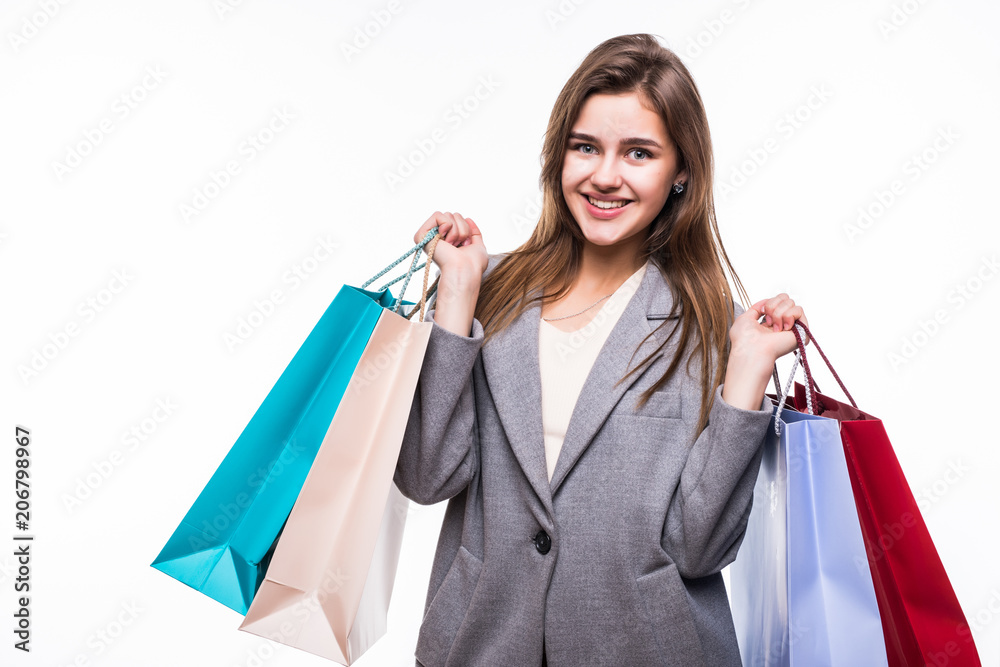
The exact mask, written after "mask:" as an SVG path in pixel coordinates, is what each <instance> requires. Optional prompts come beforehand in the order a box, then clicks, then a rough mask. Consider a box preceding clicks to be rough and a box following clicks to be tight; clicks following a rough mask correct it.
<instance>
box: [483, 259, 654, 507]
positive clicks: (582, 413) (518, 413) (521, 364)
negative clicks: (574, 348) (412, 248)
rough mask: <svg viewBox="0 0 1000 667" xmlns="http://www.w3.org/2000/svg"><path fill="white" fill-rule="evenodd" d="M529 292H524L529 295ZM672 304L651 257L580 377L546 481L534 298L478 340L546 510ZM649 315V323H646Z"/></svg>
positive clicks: (501, 409) (510, 432)
mask: <svg viewBox="0 0 1000 667" xmlns="http://www.w3.org/2000/svg"><path fill="white" fill-rule="evenodd" d="M534 295H535V293H533V294H531V295H529V298H531V297H533V296H534ZM672 304H673V300H672V298H671V296H670V290H669V288H668V286H667V283H666V281H665V280H664V278H663V276H662V274H661V273H660V271H659V269H657V268H656V265H655V264H653V263H652V262H650V263H649V265H648V266H647V267H646V272H645V275H644V276H643V279H642V281H641V282H640V284H639V287H638V288H637V289H636V292H635V294H633V295H632V298H631V299H630V300H629V302H628V305H627V306H626V308H625V310H624V311H622V314H621V315H620V317H619V319H618V321H617V322H616V323H615V326H614V327H613V328H612V330H611V332H610V334H609V335H608V338H607V340H606V341H605V343H604V346H603V347H602V348H601V351H600V353H599V354H598V356H597V359H596V360H595V362H594V366H593V367H592V368H591V370H590V373H589V374H588V376H587V379H586V381H585V382H584V385H583V388H582V390H581V392H580V396H579V398H578V399H577V402H576V407H575V408H574V409H573V414H572V416H571V417H570V422H569V426H568V427H567V431H566V437H565V439H564V440H563V445H562V449H561V451H560V453H559V459H558V460H557V461H556V467H555V471H554V472H553V474H552V481H551V483H550V482H549V479H548V471H547V468H546V465H545V444H544V436H543V428H542V385H541V374H540V371H539V364H538V327H539V326H540V321H541V307H540V306H539V305H538V304H534V305H533V306H532V307H530V308H528V309H526V310H525V311H524V312H523V313H521V315H520V316H519V317H518V318H517V319H516V320H514V321H513V322H512V323H511V324H510V326H508V327H507V328H506V329H505V330H503V331H501V332H499V333H497V334H496V335H495V336H494V337H493V338H492V339H491V340H490V342H489V344H488V345H484V346H483V348H482V355H483V367H484V369H485V371H486V379H487V383H488V384H489V387H490V392H491V394H492V397H493V402H494V404H495V405H496V408H497V412H498V413H499V417H500V422H501V423H502V424H503V427H504V430H505V432H506V434H507V439H508V441H509V442H510V445H511V448H512V449H513V451H514V456H515V457H516V458H517V461H518V463H520V465H521V468H522V469H523V471H524V475H525V477H527V479H528V481H529V483H530V484H531V486H532V488H533V489H534V490H535V493H537V494H538V497H539V498H540V499H541V500H542V503H543V504H544V505H545V507H546V509H548V510H550V511H551V509H552V496H553V495H554V494H555V492H556V490H557V489H558V488H559V485H560V484H561V483H562V481H563V480H564V479H565V478H566V475H567V474H568V473H569V471H570V470H571V469H572V468H573V465H574V464H575V463H576V461H577V460H578V459H579V458H580V455H581V454H583V452H584V450H586V448H587V446H588V445H589V444H590V442H591V440H592V439H593V437H594V435H595V434H596V433H597V430H598V429H599V428H600V426H601V424H603V423H604V420H605V419H606V418H607V416H608V414H609V413H610V412H611V410H612V409H613V408H614V406H615V404H617V402H618V401H619V399H620V398H621V397H622V394H624V393H625V391H626V390H628V388H629V387H630V386H631V385H632V384H633V383H634V382H635V381H636V380H637V379H638V377H639V374H634V375H633V376H632V377H631V378H630V379H629V380H627V381H625V382H623V383H621V384H620V385H618V386H617V387H615V386H613V385H614V384H615V382H616V381H617V380H618V379H619V378H621V377H622V376H623V375H624V374H625V373H626V372H627V371H628V370H629V367H628V363H629V358H630V357H631V356H632V352H633V351H635V350H636V348H638V347H639V344H640V343H641V342H642V340H643V338H645V337H646V335H647V334H649V333H650V332H651V331H652V330H653V329H654V328H655V327H656V326H657V325H658V324H659V320H662V319H664V318H665V317H666V316H667V313H669V312H670V308H671V307H672ZM650 320H653V322H652V323H650ZM659 342H660V341H659V340H658V339H657V337H656V336H654V337H652V338H650V339H649V340H648V341H646V343H645V344H643V347H642V348H641V349H639V350H638V351H637V352H636V353H635V357H634V358H633V360H632V363H633V365H635V364H638V363H639V362H640V361H642V359H643V358H644V357H645V356H646V355H648V354H649V353H650V352H652V351H653V350H654V349H656V347H657V346H658V345H659Z"/></svg>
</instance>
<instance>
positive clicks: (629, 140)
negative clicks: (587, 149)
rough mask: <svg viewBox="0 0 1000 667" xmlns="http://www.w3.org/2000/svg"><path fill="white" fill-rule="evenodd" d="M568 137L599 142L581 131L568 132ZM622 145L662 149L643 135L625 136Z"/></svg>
mask: <svg viewBox="0 0 1000 667" xmlns="http://www.w3.org/2000/svg"><path fill="white" fill-rule="evenodd" d="M569 138H570V139H579V140H580V141H589V142H590V143H594V144H599V143H601V142H600V140H599V139H598V138H597V137H595V136H592V135H589V134H584V133H583V132H570V133H569ZM622 145H625V146H652V147H653V148H659V149H661V150H662V149H663V146H661V145H660V144H658V143H656V142H655V141H653V140H652V139H646V138H645V137H625V138H624V139H622Z"/></svg>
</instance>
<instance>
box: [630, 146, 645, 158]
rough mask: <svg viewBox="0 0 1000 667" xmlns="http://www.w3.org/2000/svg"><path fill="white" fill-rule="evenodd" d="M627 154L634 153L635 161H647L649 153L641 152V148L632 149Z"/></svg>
mask: <svg viewBox="0 0 1000 667" xmlns="http://www.w3.org/2000/svg"><path fill="white" fill-rule="evenodd" d="M629 153H634V154H635V157H636V158H637V159H639V160H648V159H649V153H647V152H646V151H644V150H642V149H641V148H633V149H632V150H630V151H629Z"/></svg>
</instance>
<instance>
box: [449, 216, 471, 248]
mask: <svg viewBox="0 0 1000 667" xmlns="http://www.w3.org/2000/svg"><path fill="white" fill-rule="evenodd" d="M445 215H447V217H448V220H449V223H450V224H449V227H448V233H447V235H446V236H445V241H447V242H448V243H450V244H452V245H453V246H456V247H457V246H460V245H462V242H463V241H465V238H466V237H467V236H468V229H469V225H468V224H467V223H466V222H465V218H463V217H462V216H461V215H459V214H458V213H447V214H445Z"/></svg>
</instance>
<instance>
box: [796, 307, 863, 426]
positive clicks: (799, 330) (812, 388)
mask: <svg viewBox="0 0 1000 667" xmlns="http://www.w3.org/2000/svg"><path fill="white" fill-rule="evenodd" d="M792 333H793V334H795V342H796V344H797V345H798V348H799V350H800V351H801V352H802V366H803V368H804V369H805V371H806V380H807V382H808V387H807V389H808V390H809V393H810V394H811V397H812V399H813V400H814V401H815V402H816V404H817V405H818V406H820V408H821V409H820V412H822V411H823V410H822V407H823V402H822V400H821V399H820V398H819V396H818V395H817V394H818V392H819V387H818V386H817V384H816V381H815V380H814V379H813V377H812V371H811V370H810V369H809V361H808V360H807V359H806V352H805V350H806V346H805V343H804V342H803V338H802V334H803V333H805V334H806V335H807V336H809V338H810V339H811V340H812V343H813V345H815V346H816V351H817V352H819V355H820V356H821V357H823V361H824V362H825V363H826V367H827V368H829V369H830V373H831V374H833V377H834V379H835V380H836V381H837V384H839V385H840V389H841V390H842V391H843V392H844V395H845V396H847V400H849V401H850V402H851V405H853V406H854V407H855V408H857V407H858V404H857V403H856V402H855V400H854V397H853V396H851V392H849V391H847V387H845V386H844V381H843V380H841V379H840V375H839V374H838V373H837V371H836V370H834V368H833V364H831V363H830V360H829V359H828V358H827V356H826V354H825V353H824V352H823V348H821V347H820V346H819V343H817V342H816V336H814V335H813V333H812V332H811V331H809V327H808V326H806V325H805V323H803V322H802V321H801V320H795V326H793V327H792Z"/></svg>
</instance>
